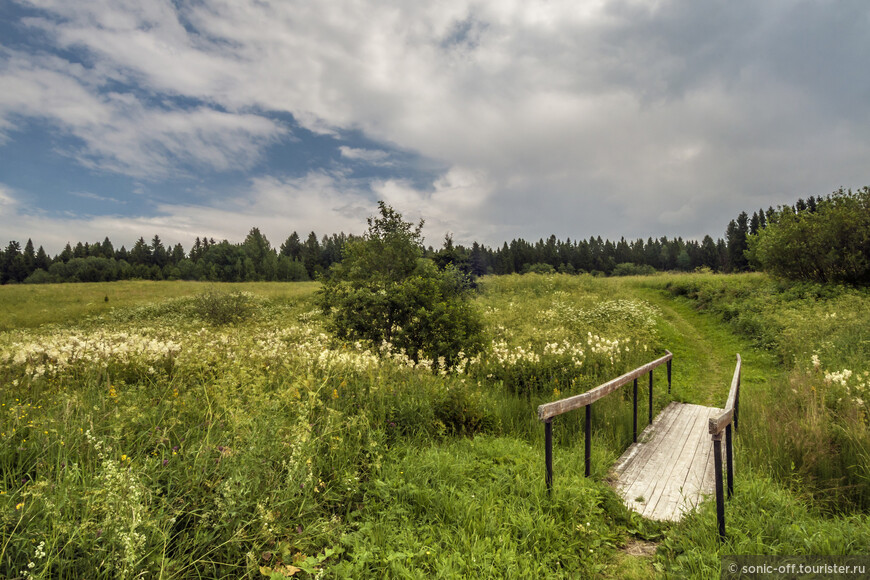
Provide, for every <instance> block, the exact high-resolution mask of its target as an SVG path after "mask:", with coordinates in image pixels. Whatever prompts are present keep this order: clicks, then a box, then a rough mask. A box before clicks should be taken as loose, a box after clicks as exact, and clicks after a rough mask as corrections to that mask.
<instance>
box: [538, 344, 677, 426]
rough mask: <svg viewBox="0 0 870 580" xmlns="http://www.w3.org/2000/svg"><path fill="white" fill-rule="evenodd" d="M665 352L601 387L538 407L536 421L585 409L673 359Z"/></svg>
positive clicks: (672, 356) (668, 352) (669, 353)
mask: <svg viewBox="0 0 870 580" xmlns="http://www.w3.org/2000/svg"><path fill="white" fill-rule="evenodd" d="M665 352H666V353H667V354H666V355H665V356H663V357H661V358H659V359H656V360H654V361H652V362H650V363H647V364H645V365H643V366H642V367H639V368H636V369H634V370H633V371H629V372H627V373H625V374H624V375H622V376H619V377H617V378H615V379H613V380H610V381H607V382H606V383H604V384H603V385H599V386H597V387H595V388H594V389H591V390H589V391H586V392H585V393H581V394H579V395H574V396H573V397H568V398H566V399H561V400H559V401H553V402H552V403H545V404H543V405H540V406H539V407H538V419H540V420H541V421H546V420H547V419H549V418H550V417H555V416H556V415H561V414H562V413H567V412H568V411H573V410H574V409H579V408H580V407H585V406H586V405H589V404H591V403H594V402H595V401H597V400H598V399H600V398H601V397H604V396H606V395H609V394H610V393H612V392H613V391H615V390H616V389H618V388H619V387H621V386H622V385H624V384H626V383H627V382H629V381H633V380H634V379H636V378H638V377H641V376H643V375H645V374H647V373H648V372H650V371H652V370H653V369H655V368H656V367H658V366H661V365H663V364H665V363H666V362H668V361H669V360H671V359H673V358H674V355H673V354H671V352H670V351H668V350H666V351H665Z"/></svg>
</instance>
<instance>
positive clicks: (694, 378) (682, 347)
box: [630, 282, 784, 407]
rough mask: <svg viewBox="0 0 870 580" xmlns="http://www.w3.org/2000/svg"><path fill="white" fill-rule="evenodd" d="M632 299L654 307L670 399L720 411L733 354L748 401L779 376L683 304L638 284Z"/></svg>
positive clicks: (766, 356) (761, 355) (766, 359)
mask: <svg viewBox="0 0 870 580" xmlns="http://www.w3.org/2000/svg"><path fill="white" fill-rule="evenodd" d="M630 287H631V291H632V293H633V294H634V295H635V296H637V297H638V298H641V299H643V300H646V301H647V302H649V303H651V304H654V305H655V306H657V307H658V308H659V309H660V310H661V312H662V315H663V321H662V322H661V324H660V326H659V332H660V333H661V336H662V340H663V342H664V344H666V345H668V346H667V348H668V350H670V351H671V352H672V353H674V363H673V364H674V376H673V381H674V384H673V390H672V394H673V396H674V398H675V399H676V400H678V401H681V402H686V403H694V404H698V405H707V406H710V407H721V406H722V405H724V404H725V399H726V398H727V397H728V389H729V387H730V385H731V378H732V376H733V374H734V367H735V364H736V354H738V353H739V354H740V356H741V358H742V359H743V374H742V377H743V378H742V382H741V385H742V387H743V389H744V393H748V394H749V396H750V397H751V393H752V392H753V391H759V390H760V391H764V392H766V390H767V383H768V382H769V381H770V380H771V379H772V378H773V377H775V376H782V374H783V373H784V371H783V369H782V367H780V366H779V365H778V364H777V362H776V360H775V358H774V357H773V356H772V355H771V354H770V353H767V352H764V351H761V350H758V349H757V348H755V347H754V346H753V345H752V344H751V343H750V342H749V341H748V340H746V339H744V338H741V337H739V336H737V335H735V334H734V333H733V332H732V331H731V330H730V329H729V328H728V327H727V326H726V325H725V324H724V323H723V322H722V321H720V320H719V319H718V318H716V317H715V316H712V315H708V314H705V313H702V312H698V311H697V310H696V309H695V308H694V306H693V305H692V304H691V303H690V302H689V301H687V300H685V299H680V298H674V297H672V296H671V295H670V294H668V293H667V292H666V291H664V290H662V289H660V288H656V287H651V286H649V285H646V284H645V283H643V282H634V283H630Z"/></svg>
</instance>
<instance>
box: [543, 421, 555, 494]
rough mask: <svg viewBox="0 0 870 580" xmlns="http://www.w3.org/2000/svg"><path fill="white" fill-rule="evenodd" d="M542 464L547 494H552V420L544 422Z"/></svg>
mask: <svg viewBox="0 0 870 580" xmlns="http://www.w3.org/2000/svg"><path fill="white" fill-rule="evenodd" d="M544 463H545V464H546V468H547V493H548V494H552V493H553V420H552V419H549V420H548V421H545V422H544Z"/></svg>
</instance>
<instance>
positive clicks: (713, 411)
mask: <svg viewBox="0 0 870 580" xmlns="http://www.w3.org/2000/svg"><path fill="white" fill-rule="evenodd" d="M665 352H666V353H667V354H666V355H665V356H663V357H661V358H659V359H657V360H654V361H652V362H650V363H648V364H646V365H644V366H642V367H639V368H637V369H635V370H633V371H631V372H628V373H626V374H624V375H622V376H620V377H617V378H615V379H613V380H612V381H608V382H606V383H604V384H603V385H601V386H598V387H596V388H594V389H592V390H590V391H587V392H585V393H583V394H580V395H575V396H573V397H568V398H567V399H562V400H559V401H554V402H552V403H547V404H545V405H541V406H540V407H538V418H539V419H540V420H541V421H543V422H544V445H545V463H546V473H547V475H546V481H547V489H548V491H552V489H553V418H554V417H556V416H558V415H561V414H563V413H567V412H569V411H573V410H576V409H580V408H585V411H586V424H585V451H586V476H587V477H588V476H589V475H590V472H591V455H592V452H591V450H592V431H591V425H592V404H593V403H594V402H595V401H597V400H599V399H601V398H602V397H605V396H606V395H608V394H610V393H612V392H613V391H615V390H616V389H618V388H619V387H621V386H623V385H626V384H628V383H629V382H632V381H633V386H634V389H633V394H634V397H633V402H634V405H633V406H634V422H633V426H634V433H633V436H634V442H633V443H632V444H631V446H629V448H628V449H627V450H626V451H625V453H623V455H622V456H621V457H620V458H619V459H618V460H617V462H616V464H615V465H614V466H613V468H612V469H611V472H610V475H611V477H610V478H609V479H610V480H611V482H612V485H613V486H614V488H615V489H616V491H617V492H618V493H619V494H620V496H621V497H622V498H623V501H625V503H626V505H627V506H628V507H629V508H631V509H633V510H634V511H636V512H638V513H640V514H641V515H643V516H644V517H647V518H650V519H655V520H679V519H680V518H681V517H682V514H683V513H685V512H686V511H688V510H691V509H692V508H694V507H696V506H697V505H698V504H699V503H700V502H701V501H703V500H704V499H705V497H709V496H711V495H713V494H714V493H715V495H716V513H717V516H718V520H719V534H720V536H722V537H724V536H725V512H724V510H725V498H724V490H723V487H724V485H723V461H724V462H725V464H726V466H727V488H728V497H731V494H732V493H733V490H734V477H733V472H734V469H733V466H734V463H733V453H732V441H731V428H732V424H733V427H734V429H735V431H736V429H737V425H738V409H739V404H740V374H741V364H742V363H741V359H740V355H739V354H738V355H737V367H736V368H735V370H734V377H733V379H732V381H731V389H730V391H729V394H728V399H727V400H726V402H725V407H724V408H723V409H720V408H715V407H704V406H701V405H691V404H685V403H676V402H672V403H670V404H669V405H668V406H667V407H665V408H664V409H663V410H662V411H661V413H659V415H658V417H656V418H655V420H653V417H652V414H653V413H652V412H653V370H654V369H655V368H657V367H659V366H661V365H667V373H668V374H667V376H668V393H670V391H671V369H672V367H671V364H672V360H673V354H671V353H670V352H669V351H665ZM647 373H648V374H649V397H648V401H649V407H648V422H649V424H648V425H647V427H646V428H645V429H644V430H643V432H641V433H640V434H638V432H637V401H638V397H637V389H638V383H637V381H638V378H639V377H642V376H643V375H646V374H647ZM723 434H724V439H725V449H724V458H723V449H722V439H723Z"/></svg>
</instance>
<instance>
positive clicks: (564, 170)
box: [0, 0, 870, 243]
mask: <svg viewBox="0 0 870 580" xmlns="http://www.w3.org/2000/svg"><path fill="white" fill-rule="evenodd" d="M29 3H30V4H31V5H32V6H35V7H37V8H40V9H42V10H44V11H45V12H44V14H45V16H44V17H41V18H33V19H31V20H29V21H28V24H29V25H30V26H31V27H32V28H33V29H34V30H38V31H40V33H42V34H45V35H47V37H48V38H50V39H52V41H53V42H54V43H55V44H56V45H57V46H58V47H60V48H63V49H65V50H68V51H73V52H79V53H81V52H84V54H86V58H84V59H83V62H86V63H87V65H86V66H83V65H73V66H72V67H70V64H69V63H67V62H66V61H64V60H63V59H61V58H59V57H47V56H44V55H41V54H34V55H23V54H20V53H7V54H6V56H7V58H5V59H4V60H5V61H6V63H5V64H4V65H0V83H2V84H3V86H4V87H8V88H9V89H8V90H5V91H3V93H2V94H0V131H3V132H4V134H5V135H6V136H7V138H8V136H9V135H10V127H11V126H12V125H14V124H16V123H18V122H19V119H20V118H21V117H40V118H47V119H50V120H51V121H52V122H54V123H57V124H58V125H59V126H60V127H62V128H63V129H64V130H65V131H66V132H68V133H69V134H70V135H73V136H75V137H77V138H78V139H80V140H81V141H82V143H83V146H82V148H81V149H80V150H78V151H75V152H73V154H75V155H77V156H78V158H79V159H80V160H81V161H82V162H83V163H86V164H88V165H90V166H93V167H97V168H100V169H108V170H111V171H118V172H122V173H126V174H129V175H134V176H137V177H141V178H143V179H144V178H148V177H153V176H162V175H168V174H170V173H172V172H173V171H176V170H177V168H178V164H179V162H182V163H183V164H195V165H198V166H200V167H203V168H208V169H211V170H217V171H221V170H227V169H233V168H242V169H245V168H251V167H253V166H254V165H255V164H256V163H257V161H258V160H259V159H261V158H262V153H263V151H264V149H265V148H266V147H268V146H269V145H270V144H271V143H274V142H275V140H276V139H279V138H280V137H281V136H282V135H284V134H285V129H283V128H282V127H281V126H279V125H278V124H276V123H275V122H274V121H272V120H270V119H268V118H266V117H264V116H263V113H264V112H290V113H292V114H293V115H294V117H295V118H296V119H297V120H299V121H300V122H301V123H302V124H303V125H304V126H306V127H307V128H309V129H311V130H313V131H316V132H319V133H323V134H332V135H338V134H339V133H340V131H341V130H346V129H351V130H359V131H361V132H363V133H364V134H365V135H366V136H367V137H369V138H371V139H374V140H380V141H383V142H384V143H388V144H390V145H391V146H392V145H395V146H396V147H398V148H400V149H403V150H406V151H413V152H417V153H419V154H420V155H421V156H422V157H424V158H428V159H432V160H434V161H435V162H437V163H440V164H441V165H443V166H446V167H449V168H451V169H450V170H449V171H448V172H447V173H446V174H445V176H444V177H443V180H442V181H440V182H438V183H433V184H432V187H431V188H430V189H429V190H425V191H423V190H419V189H417V188H415V187H413V186H411V185H410V184H409V182H408V181H407V180H401V179H393V180H386V181H383V182H374V183H372V184H370V185H366V186H363V185H361V184H358V183H356V182H352V181H348V180H344V181H342V180H341V179H339V178H336V177H334V176H329V177H328V178H327V177H323V176H322V175H321V176H320V177H317V174H316V173H315V174H310V175H309V176H307V177H305V178H304V179H303V180H302V181H294V180H288V179H286V178H284V177H282V176H281V175H280V174H277V173H276V174H274V175H273V176H271V177H267V176H266V177H261V178H260V179H258V180H257V181H255V182H254V183H255V184H256V187H254V188H253V189H252V190H251V191H249V192H241V193H240V195H241V194H244V195H250V196H253V197H251V198H250V203H251V204H253V205H252V206H251V207H249V208H248V209H249V210H250V211H251V212H254V213H256V211H258V210H257V209H256V208H257V203H258V201H257V200H258V199H260V197H258V196H266V195H267V193H266V192H269V191H271V192H273V195H274V196H277V197H276V199H284V198H282V197H281V196H284V197H286V198H287V199H291V200H293V203H295V204H296V207H295V208H294V211H295V212H297V213H295V214H293V216H303V215H304V216H306V217H307V218H308V219H311V220H313V222H312V226H311V227H319V225H320V224H322V223H323V220H322V218H321V217H318V216H319V214H318V212H325V213H324V215H326V216H330V219H335V220H337V221H336V222H335V223H336V224H338V225H339V226H341V225H342V224H348V225H349V222H345V221H342V218H341V216H342V215H343V214H342V213H341V212H337V211H335V207H341V204H342V203H345V202H347V203H351V204H353V203H356V202H355V201H353V200H356V199H358V198H361V197H365V195H371V192H372V191H374V193H375V194H376V195H381V196H383V197H385V198H387V199H391V200H394V201H395V203H396V204H397V206H401V207H404V208H406V211H410V212H414V211H419V212H420V213H421V214H423V212H429V213H428V214H423V215H425V217H426V218H427V220H428V222H429V223H430V224H431V225H432V226H433V227H445V228H449V229H451V230H452V231H455V232H457V238H459V237H460V233H459V232H464V233H463V234H462V237H464V235H465V233H467V234H468V235H469V236H471V237H477V239H485V240H486V241H488V242H490V243H498V242H500V240H502V239H506V238H510V237H515V236H525V237H537V236H540V235H546V234H548V233H551V232H553V233H556V234H557V235H559V236H560V237H564V236H567V235H571V236H576V235H578V234H589V233H595V234H602V235H605V236H610V237H618V236H619V235H626V236H627V237H631V236H646V235H662V234H663V233H671V234H674V233H675V234H680V235H684V236H702V235H703V234H705V233H713V234H714V235H715V234H716V233H717V228H724V223H723V220H724V219H725V217H723V216H730V215H732V214H736V212H737V211H739V210H741V209H746V208H750V207H753V206H760V205H765V206H766V205H768V204H770V203H771V202H774V201H773V199H774V197H776V196H778V201H785V199H788V198H789V197H795V196H797V195H803V196H806V195H808V194H819V193H824V192H825V191H828V190H830V189H832V188H834V187H836V186H838V185H840V184H841V183H846V184H862V183H864V182H866V181H867V169H866V159H867V155H866V154H867V151H868V150H870V141H868V136H867V134H866V132H865V131H864V130H863V129H864V127H866V126H868V123H870V110H868V107H867V104H866V98H865V97H866V94H867V91H868V90H870V74H868V72H867V71H868V69H867V67H866V63H864V62H863V60H862V59H863V55H866V54H867V53H868V50H870V40H868V38H870V37H868V36H867V35H866V33H865V30H864V27H863V24H862V23H866V21H867V15H868V9H867V8H866V7H863V5H850V6H848V7H846V6H843V7H822V6H821V5H820V7H812V6H807V7H805V10H796V9H795V8H794V6H793V5H792V4H791V3H788V2H768V3H757V2H751V1H748V0H739V1H736V2H718V3H713V4H711V5H701V4H699V3H697V2H693V1H690V0H676V1H672V2H648V1H645V0H597V1H595V2H583V3H579V4H578V3H577V2H574V1H569V0H553V1H550V2H547V3H539V2H520V1H519V0H510V1H505V0H447V1H446V2H437V3H423V2H411V1H402V0H387V1H379V2H366V1H363V2H360V1H357V0H346V1H345V0H335V1H331V2H316V3H311V2H301V1H299V2H294V1H287V0H281V1H278V0H257V1H254V0H247V1H245V0H202V1H200V2H195V3H177V2H171V1H170V0H154V1H152V2H147V3H142V2H138V1H136V0H124V1H117V0H89V1H86V2H68V1H65V0H32V1H31V2H29ZM826 6H827V5H826ZM819 79H824V82H820V81H819ZM116 86H120V87H125V86H135V87H136V91H133V92H127V93H124V92H122V90H123V89H117V90H116V92H114V93H112V92H110V91H111V90H112V89H111V87H116ZM142 95H147V96H148V98H145V97H143V96H142ZM161 99H164V100H165V101H167V102H177V101H179V100H180V101H185V100H192V101H193V102H196V103H198V104H197V105H196V106H193V107H186V108H185V109H184V110H178V108H173V107H171V106H168V105H161V106H158V105H155V104H154V102H159V101H160V100H161ZM385 147H386V145H385ZM341 153H342V155H343V157H344V158H345V159H346V160H349V161H353V162H368V163H371V164H384V163H388V162H389V161H390V160H389V157H388V156H387V155H386V153H385V152H383V151H379V150H375V149H356V148H352V147H343V148H342V149H341ZM324 175H325V174H324ZM469 176H471V177H469ZM324 180H325V181H324ZM318 183H320V186H318V185H317V184H318ZM303 186H304V188H307V189H300V188H301V187H303ZM303 191H305V192H307V193H306V194H304V195H303V193H302V192H303ZM311 192H314V193H311ZM361 192H362V193H361ZM321 197H322V198H323V199H321ZM324 200H325V201H324ZM689 201H691V205H689ZM774 203H775V202H774ZM349 207H356V206H354V205H351V206H349ZM680 208H684V209H680ZM685 208H691V211H690V210H689V209H685ZM204 211H205V210H201V209H190V212H189V213H188V214H186V215H188V216H189V217H190V219H194V218H195V217H196V216H200V217H203V216H206V215H208V216H209V217H211V218H213V219H216V220H222V219H223V218H222V217H221V216H223V215H224V214H207V213H202V212H204ZM209 211H217V210H209ZM269 215H270V214H269V213H268V212H264V214H263V216H264V219H266V218H267V217H268V216H269ZM287 215H288V217H291V218H292V217H293V216H291V215H290V214H287ZM196 219H199V218H196ZM294 219H296V218H294ZM726 221H727V220H726ZM227 223H228V222H227ZM201 225H205V222H201ZM328 226H329V224H327V223H323V227H324V230H323V231H333V230H336V229H340V227H338V228H331V227H328ZM222 227H223V226H222ZM226 227H229V226H228V225H227V226H226ZM301 227H305V226H301ZM671 227H672V228H673V230H671V229H669V228H671ZM439 235H440V234H439ZM490 236H491V237H490Z"/></svg>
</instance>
